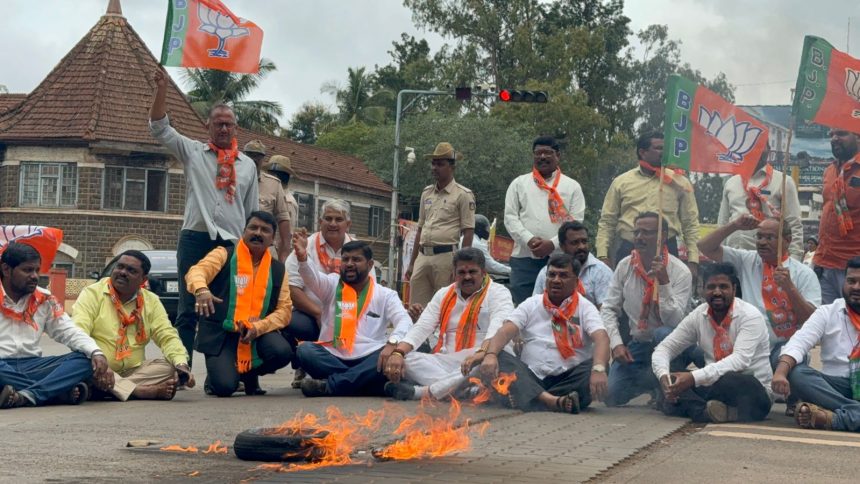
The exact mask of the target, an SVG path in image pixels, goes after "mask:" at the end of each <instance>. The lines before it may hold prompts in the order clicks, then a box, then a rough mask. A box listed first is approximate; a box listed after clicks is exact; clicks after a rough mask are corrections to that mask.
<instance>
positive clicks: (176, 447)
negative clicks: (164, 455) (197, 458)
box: [159, 445, 197, 454]
mask: <svg viewBox="0 0 860 484" xmlns="http://www.w3.org/2000/svg"><path fill="white" fill-rule="evenodd" d="M159 450H163V451H165V452H186V453H189V454H196V453H197V447H194V446H193V445H189V446H188V447H182V446H181V445H168V446H167V447H162V448H161V449H159Z"/></svg>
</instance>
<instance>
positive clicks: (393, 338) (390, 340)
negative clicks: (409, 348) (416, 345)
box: [388, 335, 400, 345]
mask: <svg viewBox="0 0 860 484" xmlns="http://www.w3.org/2000/svg"><path fill="white" fill-rule="evenodd" d="M399 342H400V338H398V337H397V336H394V335H391V336H390V337H389V338H388V344H390V345H396V344H397V343H399Z"/></svg>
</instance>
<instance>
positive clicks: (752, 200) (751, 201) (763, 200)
mask: <svg viewBox="0 0 860 484" xmlns="http://www.w3.org/2000/svg"><path fill="white" fill-rule="evenodd" d="M765 166H766V167H765V169H764V181H763V182H761V185H759V186H757V187H756V186H750V185H749V184H748V185H747V187H746V192H747V209H748V210H749V211H750V215H752V216H753V217H755V219H756V220H758V221H759V222H761V221H762V220H764V217H765V215H764V211H763V210H762V206H763V205H764V204H767V208H768V209H769V210H770V213H771V215H772V216H773V217H779V212H778V211H777V210H776V209H775V208H774V206H773V205H771V204H770V201H768V199H767V196H765V195H762V193H761V191H762V190H763V189H765V188H766V187H767V186H768V185H770V181H771V180H772V179H773V166H771V165H770V163H768V164H767V165H765Z"/></svg>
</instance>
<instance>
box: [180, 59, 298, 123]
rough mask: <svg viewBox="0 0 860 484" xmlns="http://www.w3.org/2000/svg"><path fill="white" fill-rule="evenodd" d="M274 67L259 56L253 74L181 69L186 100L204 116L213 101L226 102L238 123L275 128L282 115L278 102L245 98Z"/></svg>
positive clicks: (212, 104)
mask: <svg viewBox="0 0 860 484" xmlns="http://www.w3.org/2000/svg"><path fill="white" fill-rule="evenodd" d="M276 70H277V67H276V66H275V64H274V63H273V62H272V61H270V60H268V59H265V58H263V59H260V72H258V73H257V74H236V73H233V72H225V71H218V70H214V69H185V71H184V72H183V74H182V78H183V81H184V82H185V83H186V84H187V85H188V86H189V87H190V89H189V91H188V94H187V96H188V100H189V101H190V102H191V105H192V106H193V107H194V109H195V110H196V111H197V113H198V114H200V116H202V117H203V118H204V119H205V118H206V117H208V116H209V109H210V108H211V107H212V106H214V105H216V104H222V103H223V104H228V105H230V106H232V107H233V111H235V113H236V118H237V119H236V121H237V122H238V123H239V126H241V127H243V128H246V129H250V130H252V131H257V132H261V133H266V134H275V133H276V132H277V131H278V130H279V129H280V125H279V124H278V117H280V116H281V115H283V109H281V105H280V104H279V103H277V102H274V101H249V100H246V99H245V98H246V97H248V95H249V94H250V93H251V91H253V90H254V89H256V88H257V87H258V86H259V85H260V82H262V80H263V79H264V78H265V77H266V76H267V75H269V74H270V73H272V72H274V71H276Z"/></svg>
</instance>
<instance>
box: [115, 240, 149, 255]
mask: <svg viewBox="0 0 860 484" xmlns="http://www.w3.org/2000/svg"><path fill="white" fill-rule="evenodd" d="M154 248H155V247H154V246H153V245H152V243H151V242H150V241H148V240H146V239H144V238H143V237H141V236H139V235H126V236H125V237H123V238H121V239H119V240H118V241H116V243H115V244H114V245H113V249H111V253H112V254H113V255H114V256H117V255H119V254H121V253H123V252H125V251H127V250H152V249H154Z"/></svg>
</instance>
